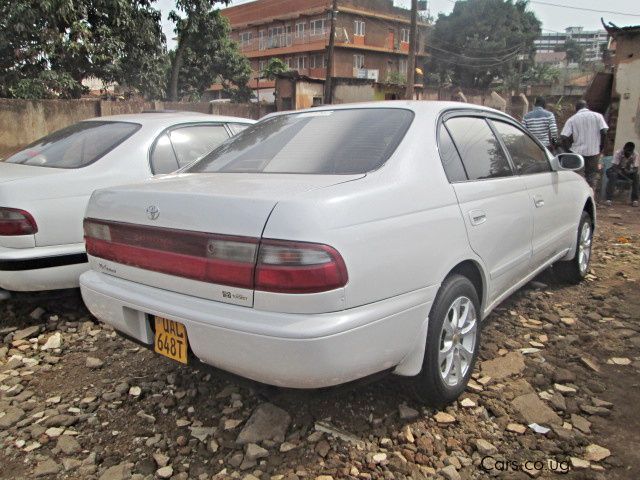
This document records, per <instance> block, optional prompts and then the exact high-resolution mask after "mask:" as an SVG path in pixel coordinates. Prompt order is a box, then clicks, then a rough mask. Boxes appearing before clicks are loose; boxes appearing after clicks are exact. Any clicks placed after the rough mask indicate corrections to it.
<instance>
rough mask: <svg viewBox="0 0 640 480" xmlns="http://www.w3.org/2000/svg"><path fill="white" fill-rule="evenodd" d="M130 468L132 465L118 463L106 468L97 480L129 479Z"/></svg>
mask: <svg viewBox="0 0 640 480" xmlns="http://www.w3.org/2000/svg"><path fill="white" fill-rule="evenodd" d="M131 467H133V463H128V462H124V463H120V464H118V465H114V466H112V467H109V468H107V469H106V470H105V471H104V473H103V474H102V475H100V479H99V480H127V479H128V478H130V477H131Z"/></svg>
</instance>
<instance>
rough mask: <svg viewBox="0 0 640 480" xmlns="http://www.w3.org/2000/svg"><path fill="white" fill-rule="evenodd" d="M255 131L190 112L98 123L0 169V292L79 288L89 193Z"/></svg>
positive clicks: (59, 135) (243, 123)
mask: <svg viewBox="0 0 640 480" xmlns="http://www.w3.org/2000/svg"><path fill="white" fill-rule="evenodd" d="M253 123H255V122H254V121H253V120H247V119H244V118H234V117H220V116H214V115H204V114H198V113H189V112H167V113H142V114H136V115H116V116H111V117H100V118H95V119H91V120H87V121H83V122H80V123H76V124H75V125H72V126H70V127H67V128H63V129H62V130H58V131H57V132H54V133H52V134H51V135H48V136H46V137H44V138H41V139H40V140H38V141H36V142H34V143H33V144H31V145H29V146H27V147H26V148H24V149H23V150H21V151H19V152H18V153H15V154H14V155H12V156H10V157H8V158H6V159H4V161H0V288H3V289H5V290H15V291H35V290H52V289H61V288H73V287H77V286H78V278H79V276H80V274H81V273H82V272H84V271H85V270H87V269H88V268H89V267H88V264H87V256H86V254H85V249H84V242H83V234H82V219H83V217H84V212H85V209H86V206H87V202H88V201H89V197H90V196H91V193H93V191H94V190H95V189H97V188H104V187H109V186H113V185H121V184H124V183H132V182H139V181H142V180H144V179H146V178H149V177H151V176H152V175H157V174H161V173H170V172H173V171H175V170H177V169H178V168H180V167H183V166H185V165H187V164H189V163H191V162H193V161H194V160H196V159H198V158H200V157H202V156H203V155H205V154H207V153H209V152H210V151H211V150H213V149H214V148H215V147H217V146H218V145H219V144H220V143H222V142H223V141H225V140H227V139H228V138H229V137H230V136H232V135H234V134H236V133H238V132H239V131H241V130H243V129H244V128H246V127H247V126H249V125H251V124H253Z"/></svg>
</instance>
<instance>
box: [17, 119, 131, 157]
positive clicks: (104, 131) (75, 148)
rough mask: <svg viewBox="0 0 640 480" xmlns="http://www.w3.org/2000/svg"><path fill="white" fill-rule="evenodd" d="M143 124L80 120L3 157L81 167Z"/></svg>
mask: <svg viewBox="0 0 640 480" xmlns="http://www.w3.org/2000/svg"><path fill="white" fill-rule="evenodd" d="M139 128H140V125H139V124H137V123H127V122H105V121H97V122H94V121H91V122H80V123H76V124H75V125H71V126H70V127H66V128H63V129H62V130H58V131H57V132H54V133H52V134H50V135H47V136H46V137H43V138H41V139H40V140H37V141H35V142H33V143H32V144H31V145H29V146H28V147H26V148H24V149H23V150H20V151H19V152H18V153H15V154H13V155H12V156H10V157H9V158H7V159H5V160H4V161H5V162H7V163H21V164H23V165H34V166H38V167H50V168H80V167H84V166H87V165H89V164H90V163H93V162H95V161H96V160H98V159H99V158H100V157H102V156H103V155H105V154H106V153H107V152H109V151H110V150H112V149H114V148H115V147H117V146H118V145H119V144H120V143H122V142H123V141H125V140H126V139H127V138H129V137H130V136H131V135H133V134H134V133H135V132H136V131H137V130H138V129H139Z"/></svg>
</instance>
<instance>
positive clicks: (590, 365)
mask: <svg viewBox="0 0 640 480" xmlns="http://www.w3.org/2000/svg"><path fill="white" fill-rule="evenodd" d="M580 361H581V362H582V363H583V364H584V365H586V366H587V367H588V368H590V369H591V370H593V371H594V372H596V373H600V367H599V366H598V364H597V363H596V362H595V361H594V360H591V359H590V358H587V357H580Z"/></svg>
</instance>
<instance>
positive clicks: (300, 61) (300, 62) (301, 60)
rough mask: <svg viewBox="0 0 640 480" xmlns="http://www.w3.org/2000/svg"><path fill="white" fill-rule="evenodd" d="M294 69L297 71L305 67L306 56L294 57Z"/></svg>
mask: <svg viewBox="0 0 640 480" xmlns="http://www.w3.org/2000/svg"><path fill="white" fill-rule="evenodd" d="M296 69H297V70H298V71H300V70H306V69H307V57H303V56H300V57H296Z"/></svg>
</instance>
